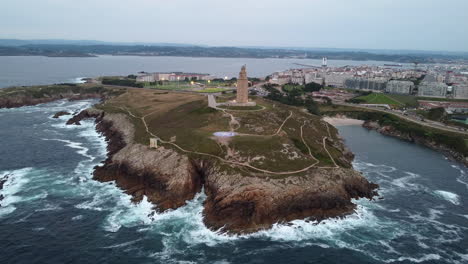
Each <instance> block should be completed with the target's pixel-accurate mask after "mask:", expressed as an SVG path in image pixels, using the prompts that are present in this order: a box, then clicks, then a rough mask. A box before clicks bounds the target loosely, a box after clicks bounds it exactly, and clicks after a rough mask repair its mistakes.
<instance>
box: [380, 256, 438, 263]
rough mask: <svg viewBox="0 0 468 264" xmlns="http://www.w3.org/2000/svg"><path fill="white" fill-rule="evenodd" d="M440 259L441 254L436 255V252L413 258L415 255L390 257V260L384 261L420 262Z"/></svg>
mask: <svg viewBox="0 0 468 264" xmlns="http://www.w3.org/2000/svg"><path fill="white" fill-rule="evenodd" d="M440 259H441V256H440V255H438V254H425V255H424V256H422V257H419V258H415V257H411V256H408V257H399V258H398V259H390V260H387V261H385V262H386V263H392V262H401V261H410V262H414V263H421V262H424V261H429V260H440Z"/></svg>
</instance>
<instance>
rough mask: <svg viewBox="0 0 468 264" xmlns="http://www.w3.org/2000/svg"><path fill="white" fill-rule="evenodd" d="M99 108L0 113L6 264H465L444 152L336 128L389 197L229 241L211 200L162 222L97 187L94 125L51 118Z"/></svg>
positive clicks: (456, 184)
mask: <svg viewBox="0 0 468 264" xmlns="http://www.w3.org/2000/svg"><path fill="white" fill-rule="evenodd" d="M93 103H95V101H92V100H89V101H76V102H66V101H57V102H53V103H48V104H43V105H38V106H28V107H22V108H16V109H2V110H0V125H1V129H0V146H1V148H0V178H6V177H8V180H7V181H6V183H5V186H4V189H3V190H2V191H0V195H2V196H3V197H4V199H3V200H2V201H1V202H0V205H1V206H0V241H1V242H0V263H2V264H5V263H359V264H361V263H460V264H462V263H468V209H467V208H468V207H467V205H468V199H467V197H468V195H467V194H468V174H467V173H468V172H467V170H466V169H465V168H464V167H462V166H461V165H460V164H458V163H455V162H452V161H449V160H447V159H445V158H444V157H443V156H442V155H441V154H439V153H436V152H434V151H431V150H429V149H426V148H424V147H420V146H416V145H413V144H409V143H406V142H402V141H399V140H397V139H393V138H389V137H384V136H382V135H380V134H378V133H375V132H368V131H367V130H365V129H363V128H361V127H359V126H344V127H340V128H339V130H340V133H341V135H342V136H343V137H344V138H345V140H346V143H347V145H348V146H349V147H350V148H351V149H352V150H353V152H354V153H355V154H356V160H355V162H354V166H355V168H356V169H358V170H360V171H361V172H363V173H364V174H365V175H366V177H367V178H368V179H370V180H371V181H373V182H376V183H378V184H380V186H381V189H380V194H381V198H382V199H377V200H375V201H367V200H359V201H356V202H357V203H358V205H359V206H358V208H357V210H356V212H355V214H353V215H350V216H348V217H346V218H344V219H331V220H327V221H323V222H321V223H320V224H317V223H312V222H308V221H303V220H298V221H293V222H291V223H289V224H278V225H275V226H274V227H273V228H272V229H271V230H266V231H261V232H258V233H255V234H251V235H245V236H229V235H226V234H223V233H221V232H215V231H211V230H209V229H207V228H206V227H205V226H204V225H203V223H202V209H203V207H202V203H203V201H204V199H205V195H204V194H203V192H202V193H200V194H198V195H197V196H196V197H195V198H194V199H193V200H191V201H188V202H187V205H185V206H183V207H181V208H179V209H177V210H173V211H169V212H165V213H154V212H152V209H151V207H152V206H151V205H150V204H149V203H148V202H147V201H146V200H143V201H142V202H141V203H139V204H132V203H131V202H130V197H129V196H128V195H126V194H124V193H123V192H122V191H121V190H119V189H118V188H117V187H116V186H115V185H114V184H113V183H100V182H97V181H93V180H92V178H91V173H92V170H93V167H94V166H96V165H98V164H100V163H101V162H102V161H103V160H104V159H105V156H106V148H105V147H106V144H105V141H104V139H103V138H102V137H101V135H99V134H98V133H97V132H96V131H95V130H94V124H93V122H92V121H91V120H90V121H85V122H83V125H82V126H65V125H64V122H65V121H66V120H67V118H68V117H67V116H63V117H61V118H59V119H53V118H51V116H52V115H53V114H54V113H55V112H57V111H60V110H67V111H71V112H77V111H79V110H80V109H84V108H87V107H88V106H90V105H92V104H93Z"/></svg>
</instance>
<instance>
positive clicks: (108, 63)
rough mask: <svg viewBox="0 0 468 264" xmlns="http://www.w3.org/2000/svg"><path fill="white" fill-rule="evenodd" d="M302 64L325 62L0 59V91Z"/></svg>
mask: <svg viewBox="0 0 468 264" xmlns="http://www.w3.org/2000/svg"><path fill="white" fill-rule="evenodd" d="M296 63H299V64H305V65H313V66H321V65H322V60H304V59H249V58H191V57H145V56H143V57H141V56H99V57H95V58H49V57H35V56H0V73H1V74H0V88H2V87H9V86H18V85H38V84H51V83H64V82H77V81H79V80H80V79H81V78H83V77H96V76H102V75H128V74H135V73H137V72H140V71H147V72H158V71H161V72H168V71H181V72H196V73H209V74H212V75H214V76H218V77H220V78H224V77H225V76H227V77H229V78H232V77H237V76H238V74H239V70H240V68H241V67H242V65H244V64H246V65H247V71H248V73H249V76H251V77H265V76H267V75H269V74H271V73H273V72H275V71H284V70H287V69H291V68H303V67H304V66H299V65H297V64H296ZM385 63H391V64H393V63H392V62H384V61H344V60H329V61H328V65H330V66H345V65H364V64H365V65H384V64H385Z"/></svg>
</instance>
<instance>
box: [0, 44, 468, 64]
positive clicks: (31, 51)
mask: <svg viewBox="0 0 468 264" xmlns="http://www.w3.org/2000/svg"><path fill="white" fill-rule="evenodd" d="M95 55H116V56H117V55H132V56H181V57H223V58H300V59H321V58H322V57H328V59H331V60H357V61H367V60H375V61H392V62H400V63H413V62H418V63H451V62H460V61H467V60H468V53H462V52H436V51H396V50H395V51H391V50H359V49H333V48H293V47H291V48H285V47H210V46H196V45H192V44H175V43H113V42H103V41H95V40H17V39H0V56H49V57H91V56H95Z"/></svg>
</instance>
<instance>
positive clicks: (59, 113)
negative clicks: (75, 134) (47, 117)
mask: <svg viewBox="0 0 468 264" xmlns="http://www.w3.org/2000/svg"><path fill="white" fill-rule="evenodd" d="M64 115H70V113H69V112H67V111H60V112H57V113H55V114H54V116H52V118H59V117H61V116H64Z"/></svg>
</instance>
